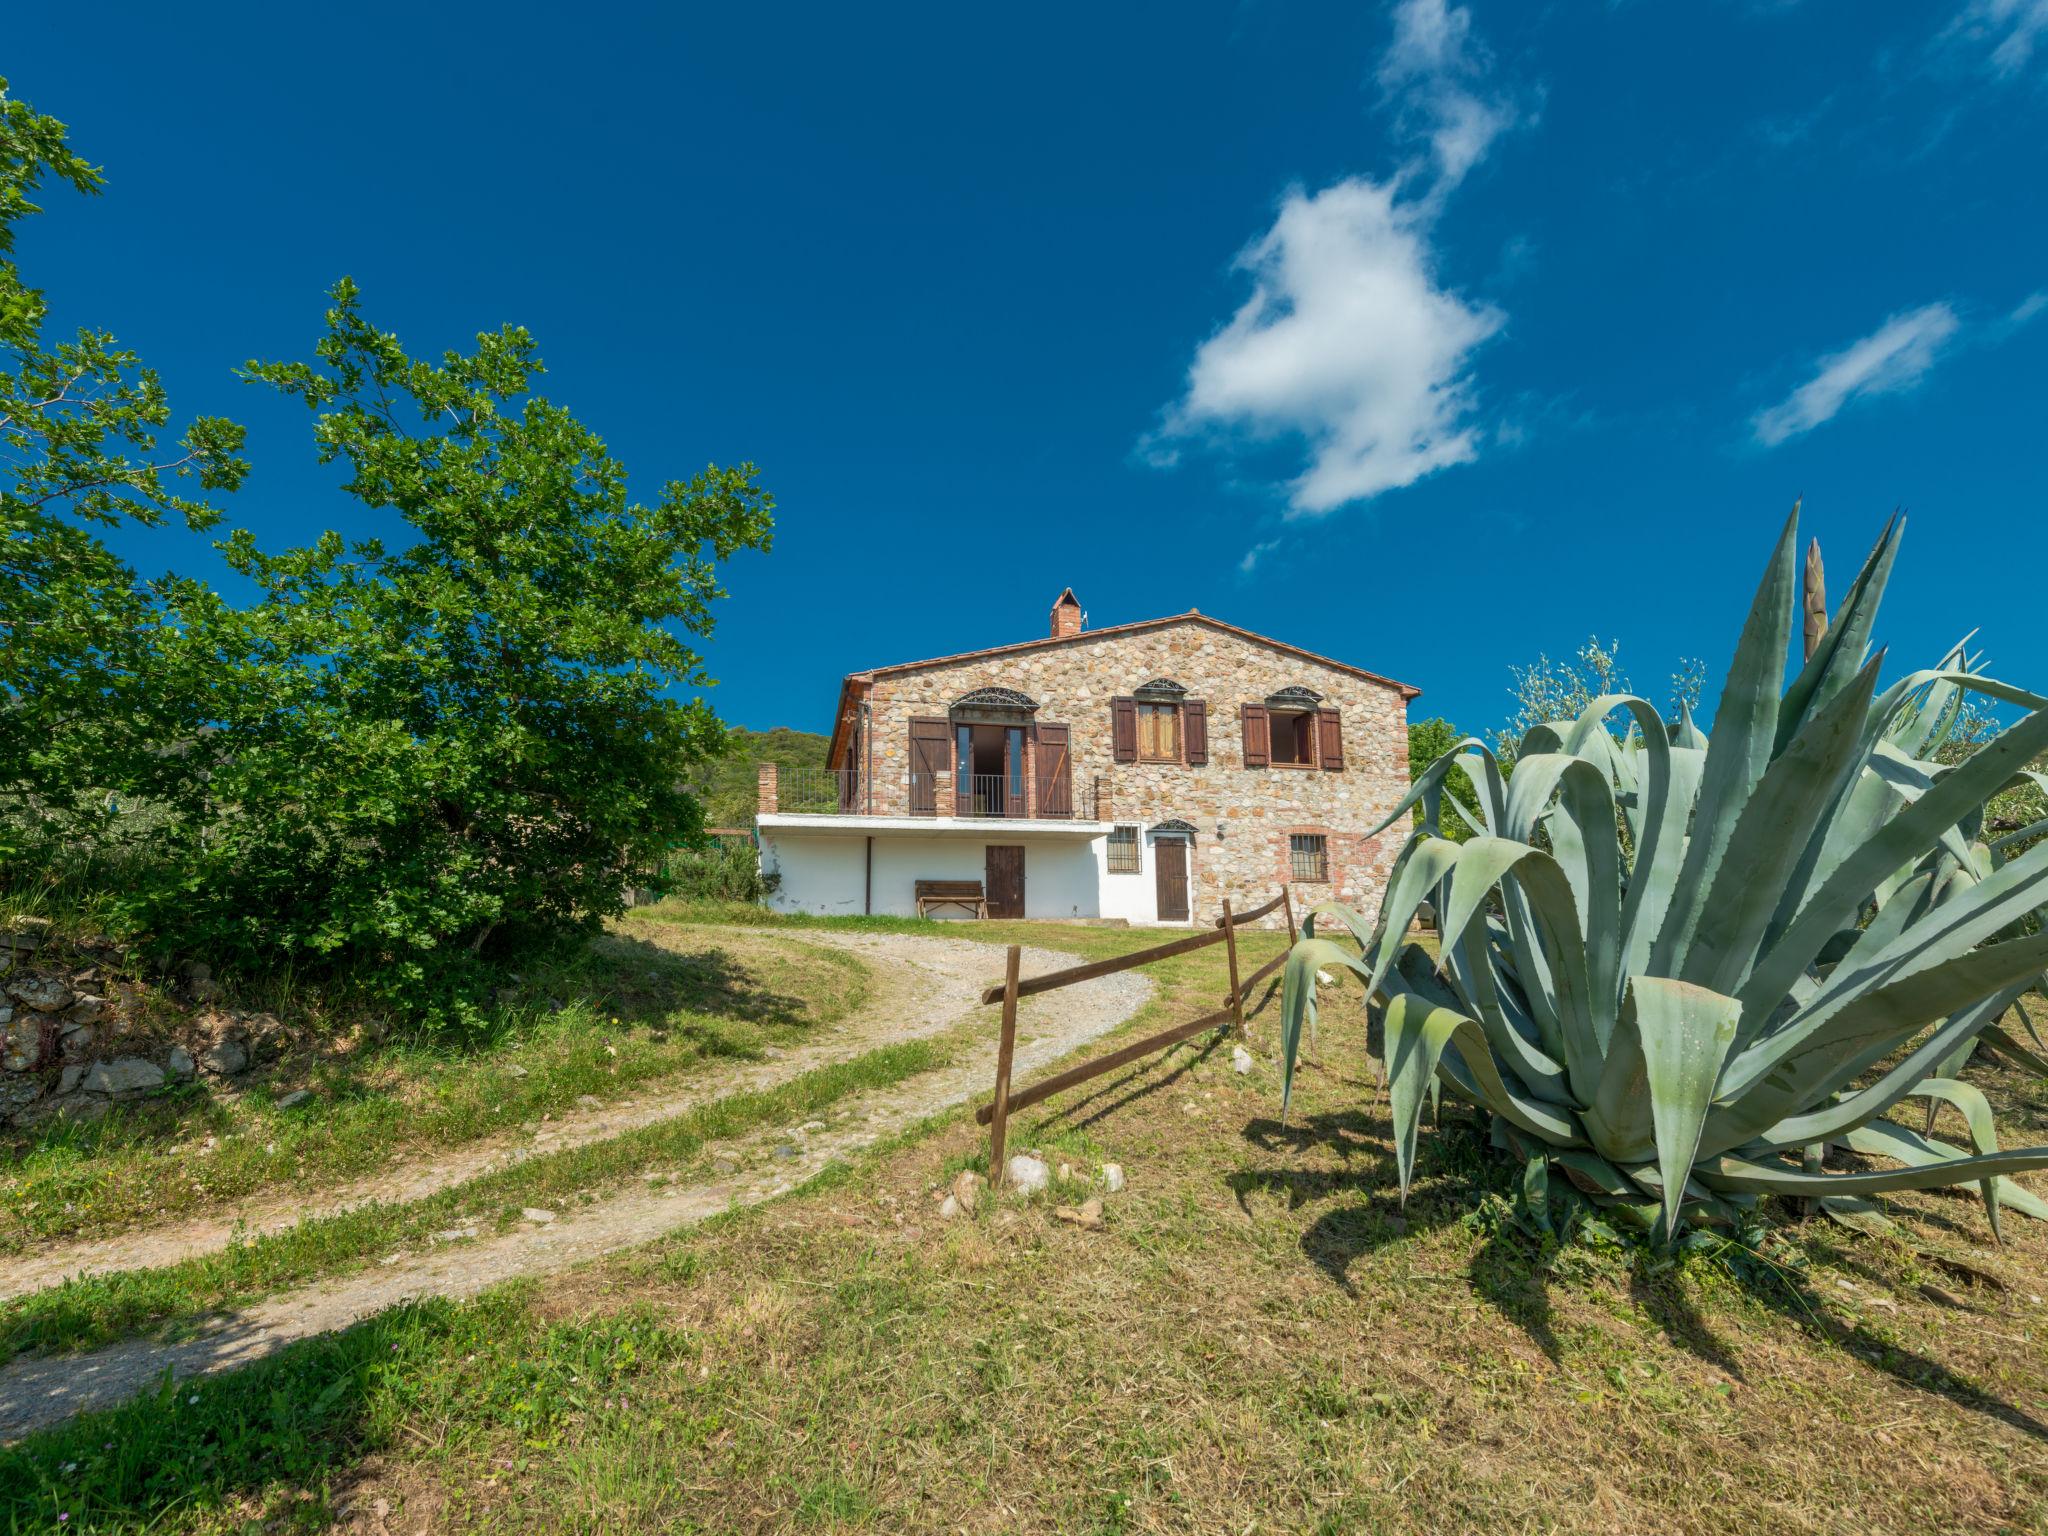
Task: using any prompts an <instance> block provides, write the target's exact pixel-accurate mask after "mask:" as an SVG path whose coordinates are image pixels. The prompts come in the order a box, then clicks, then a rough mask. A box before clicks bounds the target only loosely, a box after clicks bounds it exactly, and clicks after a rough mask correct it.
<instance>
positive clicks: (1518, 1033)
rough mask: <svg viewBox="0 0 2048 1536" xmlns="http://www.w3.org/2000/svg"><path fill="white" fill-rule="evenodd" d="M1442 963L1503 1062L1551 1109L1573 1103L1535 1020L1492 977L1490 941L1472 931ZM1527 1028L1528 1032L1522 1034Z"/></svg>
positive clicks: (1452, 947) (1451, 947)
mask: <svg viewBox="0 0 2048 1536" xmlns="http://www.w3.org/2000/svg"><path fill="white" fill-rule="evenodd" d="M1443 957H1444V960H1443V963H1444V969H1445V972H1446V974H1447V975H1449V977H1450V978H1451V981H1452V984H1453V985H1454V986H1455V987H1456V988H1457V989H1458V993H1459V995H1460V996H1461V997H1462V998H1463V999H1464V1000H1465V1002H1466V1004H1467V1011H1468V1012H1470V1013H1471V1014H1472V1016H1473V1017H1474V1018H1475V1019H1477V1020H1478V1021H1479V1027H1480V1028H1481V1029H1482V1030H1484V1031H1485V1032H1486V1038H1487V1041H1488V1043H1489V1044H1491V1045H1492V1047H1493V1050H1494V1054H1495V1055H1497V1056H1498V1057H1500V1059H1501V1063H1502V1064H1503V1065H1504V1066H1505V1067H1507V1068H1508V1070H1509V1071H1511V1072H1513V1073H1514V1074H1515V1076H1517V1077H1518V1078H1520V1079H1521V1080H1522V1082H1523V1083H1525V1084H1526V1085H1527V1086H1528V1089H1529V1092H1530V1093H1531V1094H1532V1095H1533V1096H1534V1097H1536V1098H1539V1099H1542V1100H1543V1101H1544V1102H1545V1103H1549V1104H1569V1103H1570V1102H1571V1089H1570V1086H1569V1085H1568V1084H1567V1083H1566V1082H1565V1077H1564V1068H1563V1067H1562V1066H1560V1065H1559V1064H1558V1062H1557V1060H1556V1059H1555V1058H1554V1057H1552V1056H1551V1055H1550V1054H1549V1053H1548V1052H1547V1051H1545V1050H1544V1049H1543V1048H1542V1046H1541V1045H1540V1044H1539V1043H1538V1041H1539V1040H1540V1038H1541V1037H1540V1036H1539V1035H1538V1034H1537V1031H1536V1024H1535V1020H1534V1019H1533V1018H1531V1017H1529V1016H1528V1015H1527V1014H1525V1013H1524V1012H1522V1010H1521V1009H1520V1008H1519V1006H1517V1005H1516V1004H1515V1003H1514V1001H1513V1000H1512V997H1511V994H1509V993H1508V992H1507V991H1506V990H1505V989H1504V988H1502V986H1501V985H1500V983H1499V981H1498V980H1497V979H1496V978H1495V976H1494V973H1493V956H1492V954H1491V952H1490V945H1489V942H1488V936H1487V935H1486V934H1485V933H1483V932H1481V931H1479V930H1477V929H1472V928H1468V929H1466V931H1465V933H1464V935H1463V936H1462V937H1461V938H1460V939H1459V941H1458V942H1457V943H1455V944H1445V945H1444V946H1443ZM1524 1025H1526V1026H1527V1027H1526V1030H1525V1029H1524V1027H1523V1026H1524Z"/></svg>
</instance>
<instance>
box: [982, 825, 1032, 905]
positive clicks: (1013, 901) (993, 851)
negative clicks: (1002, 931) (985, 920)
mask: <svg viewBox="0 0 2048 1536" xmlns="http://www.w3.org/2000/svg"><path fill="white" fill-rule="evenodd" d="M982 872H983V876H984V885H985V888H986V890H987V892H988V915H989V916H990V917H1022V916H1023V915H1024V849H1023V847H1022V845H1020V844H1004V843H991V844H989V847H988V852H987V854H986V855H984V857H983V863H982Z"/></svg>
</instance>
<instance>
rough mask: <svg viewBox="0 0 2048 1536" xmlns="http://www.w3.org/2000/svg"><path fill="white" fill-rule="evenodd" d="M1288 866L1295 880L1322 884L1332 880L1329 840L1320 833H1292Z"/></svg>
mask: <svg viewBox="0 0 2048 1536" xmlns="http://www.w3.org/2000/svg"><path fill="white" fill-rule="evenodd" d="M1287 864H1288V868H1289V870H1290V871H1291V873H1292V874H1293V876H1294V878H1295V879H1297V880H1302V881H1313V882H1316V883H1322V882H1324V881H1327V880H1328V879H1329V878H1330V845H1329V839H1328V838H1326V837H1324V836H1323V834H1322V833H1320V832H1290V833H1289V834H1288V835H1287Z"/></svg>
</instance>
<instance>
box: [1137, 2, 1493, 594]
mask: <svg viewBox="0 0 2048 1536" xmlns="http://www.w3.org/2000/svg"><path fill="white" fill-rule="evenodd" d="M1485 68H1486V58H1485V54H1484V51H1483V50H1482V49H1481V48H1480V46H1479V44H1478V42H1477V40H1476V39H1475V38H1474V37H1473V35H1472V18H1471V13H1470V12H1469V11H1467V10H1466V9H1465V8H1464V7H1462V6H1453V5H1449V4H1447V3H1446V0H1401V3H1400V4H1398V5H1397V6H1396V7H1395V8H1394V36H1393V40H1392V42H1391V43H1390V45H1389V46H1388V49H1387V52H1386V54H1385V56H1384V57H1383V58H1382V59H1381V61H1380V65H1379V70H1378V79H1379V83H1380V86H1381V89H1382V90H1383V91H1384V92H1385V93H1386V98H1387V103H1388V105H1389V106H1390V107H1391V108H1392V110H1393V111H1394V113H1395V116H1396V121H1397V124H1398V125H1399V127H1400V128H1401V130H1402V131H1403V132H1404V133H1410V134H1413V135H1415V136H1416V137H1418V138H1419V139H1421V140H1423V141H1424V142H1425V143H1426V145H1427V151H1426V154H1424V155H1423V156H1421V157H1420V158H1419V159H1418V160H1417V161H1415V162H1411V163H1410V164H1409V165H1406V166H1404V167H1402V168H1401V169H1400V170H1399V171H1397V172H1396V173H1395V174H1394V175H1392V176H1390V177H1388V178H1387V179H1386V180H1385V181H1375V180H1372V179H1371V178H1369V177H1365V176H1351V177H1346V178H1345V179H1343V180H1341V181H1339V182H1337V183H1336V184H1335V185H1333V186H1329V187H1325V188H1323V189H1322V190H1321V191H1318V192H1308V191H1305V190H1303V189H1301V188H1295V189H1293V190H1292V191H1290V192H1288V193H1287V194H1286V196H1285V197H1283V198H1282V199H1281V203H1280V209H1279V212H1278V214H1277V215H1276V216H1275V218H1274V220H1273V224H1272V227H1271V228H1269V229H1268V230H1267V231H1266V232H1265V233H1264V234H1263V235H1261V236H1259V237H1258V238H1257V239H1256V240H1254V241H1253V242H1252V243H1251V244H1250V245H1249V246H1248V247H1247V248H1246V249H1245V250H1244V251H1243V252H1242V253H1241V254H1240V255H1239V257H1238V259H1237V266H1238V268H1239V269H1240V270H1242V271H1244V272H1246V273H1248V274H1250V277H1251V280H1252V293H1251V297H1250V298H1248V299H1247V300H1246V301H1245V302H1244V304H1243V305H1242V306H1241V307H1240V308H1239V309H1238V311H1237V313H1236V314H1235V315H1233V316H1232V317H1231V319H1230V321H1229V322H1228V323H1227V324H1226V325H1224V326H1223V328H1222V329H1221V330H1219V331H1217V332H1216V334H1215V335H1213V336H1211V337H1210V338H1209V339H1208V340H1207V341H1205V342H1203V343H1202V345H1201V346H1200V347H1199V348H1198V349H1197V350H1196V352H1195V358H1194V362H1193V363H1192V364H1191V365H1190V367H1189V369H1188V379H1187V388H1186V390H1185V392H1184V393H1183V395H1182V397H1181V399H1180V400H1179V401H1178V402H1177V403H1176V404H1175V405H1174V406H1173V407H1172V408H1171V409H1169V410H1168V412H1167V413H1166V418H1165V421H1164V424H1163V426H1162V428H1161V430H1160V432H1159V433H1158V434H1156V435H1155V438H1154V439H1153V441H1155V442H1156V441H1158V440H1160V439H1166V440H1173V439H1180V438H1187V437H1194V436H1198V435H1202V434H1240V435H1244V436H1248V437H1252V438H1261V439H1273V438H1284V437H1299V438H1301V439H1302V440H1304V441H1305V443H1306V445H1307V448H1308V465H1307V467H1306V468H1305V469H1304V470H1303V471H1302V473H1301V474H1300V475H1299V476H1297V477H1296V478H1295V479H1294V480H1293V481H1291V482H1290V484H1289V498H1288V499H1289V505H1290V508H1291V510H1292V512H1293V513H1295V514H1305V515H1311V516H1313V515H1321V514H1324V513H1328V512H1331V511H1333V510H1335V509H1336V508H1338V507H1340V506H1342V505H1344V504H1345V503H1347V502H1352V501H1363V500H1368V499H1370V498H1371V497H1374V496H1378V495H1380V494H1382V493H1383V492H1386V491H1390V490H1396V489H1399V488H1400V487H1402V486H1406V485H1412V484H1413V483H1414V482H1415V481H1417V480H1419V479H1421V478H1422V477H1423V476H1425V475H1428V474H1431V473H1433V472H1434V471H1436V470H1439V469H1443V468H1446V467H1448V466H1450V465H1453V464H1462V463H1465V462H1467V461H1469V460H1470V459H1472V458H1474V457H1476V456H1477V454H1478V451H1479V444H1480V442H1481V439H1482V436H1483V432H1482V429H1481V427H1480V426H1479V424H1478V423H1477V422H1476V420H1475V419H1474V385H1473V382H1472V378H1471V358H1472V354H1473V352H1474V351H1475V350H1476V349H1477V348H1478V347H1479V346H1480V345H1481V344H1482V343H1483V342H1485V341H1486V340H1487V339H1488V338H1489V337H1491V336H1493V335H1495V334H1496V333H1497V332H1499V330H1500V328H1501V326H1502V325H1503V324H1504V323H1505V320H1506V317H1505V316H1504V315H1502V314H1501V313H1500V311H1499V310H1497V309H1494V308H1492V307H1491V306H1488V305H1485V304H1478V303H1473V302H1470V301H1468V300H1466V299H1464V298H1463V297H1461V296H1460V295H1458V294H1457V293H1455V292H1453V291H1451V290H1450V289H1449V288H1447V287H1445V286H1444V285H1443V284H1442V283H1441V281H1440V280H1439V278H1438V275H1437V270H1436V268H1437V256H1436V251H1435V249H1434V247H1433V244H1432V238H1433V233H1434V226H1435V222H1436V217H1437V214H1438V212H1439V211H1440V209H1441V206H1442V202H1443V199H1444V197H1445V196H1446V194H1448V193H1449V192H1450V190H1451V189H1452V188H1454V187H1455V186H1456V185H1457V184H1458V182H1459V181H1461V180H1462V179H1463V178H1464V177H1465V176H1466V174H1467V173H1469V172H1470V171H1471V169H1472V167H1473V166H1474V165H1476V164H1477V163H1478V162H1479V160H1480V159H1481V158H1482V157H1483V156H1484V155H1485V154H1486V152H1487V149H1488V148H1489V146H1490V145H1491V144H1492V143H1493V141H1494V140H1495V139H1496V138H1497V137H1499V135H1500V134H1501V133H1502V132H1504V131H1505V130H1506V129H1507V128H1508V127H1510V126H1512V124H1513V123H1514V122H1515V120H1516V119H1515V113H1514V112H1513V110H1512V109H1511V108H1510V107H1508V106H1506V105H1504V104H1502V103H1501V102H1499V101H1494V100H1489V99H1487V98H1486V96H1485V95H1483V94H1482V92H1481V90H1480V84H1481V81H1480V77H1481V76H1482V75H1483V73H1484V71H1485ZM1418 181H1420V182H1421V185H1420V187H1419V189H1416V184H1417V182H1418ZM1264 552H1265V550H1264V548H1263V547H1260V548H1255V549H1254V550H1252V551H1251V552H1250V553H1249V554H1248V555H1247V556H1246V558H1245V562H1244V564H1243V567H1242V568H1243V569H1244V570H1246V571H1250V570H1251V569H1252V568H1253V567H1254V566H1256V565H1257V563H1258V560H1259V558H1260V556H1261V555H1263V554H1264Z"/></svg>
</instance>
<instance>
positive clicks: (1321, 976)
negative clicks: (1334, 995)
mask: <svg viewBox="0 0 2048 1536" xmlns="http://www.w3.org/2000/svg"><path fill="white" fill-rule="evenodd" d="M1316 985H1317V986H1319V987H1334V986H1335V985H1337V978H1336V977H1334V976H1332V975H1331V974H1330V973H1329V972H1328V971H1324V970H1318V971H1317V972H1316Z"/></svg>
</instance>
